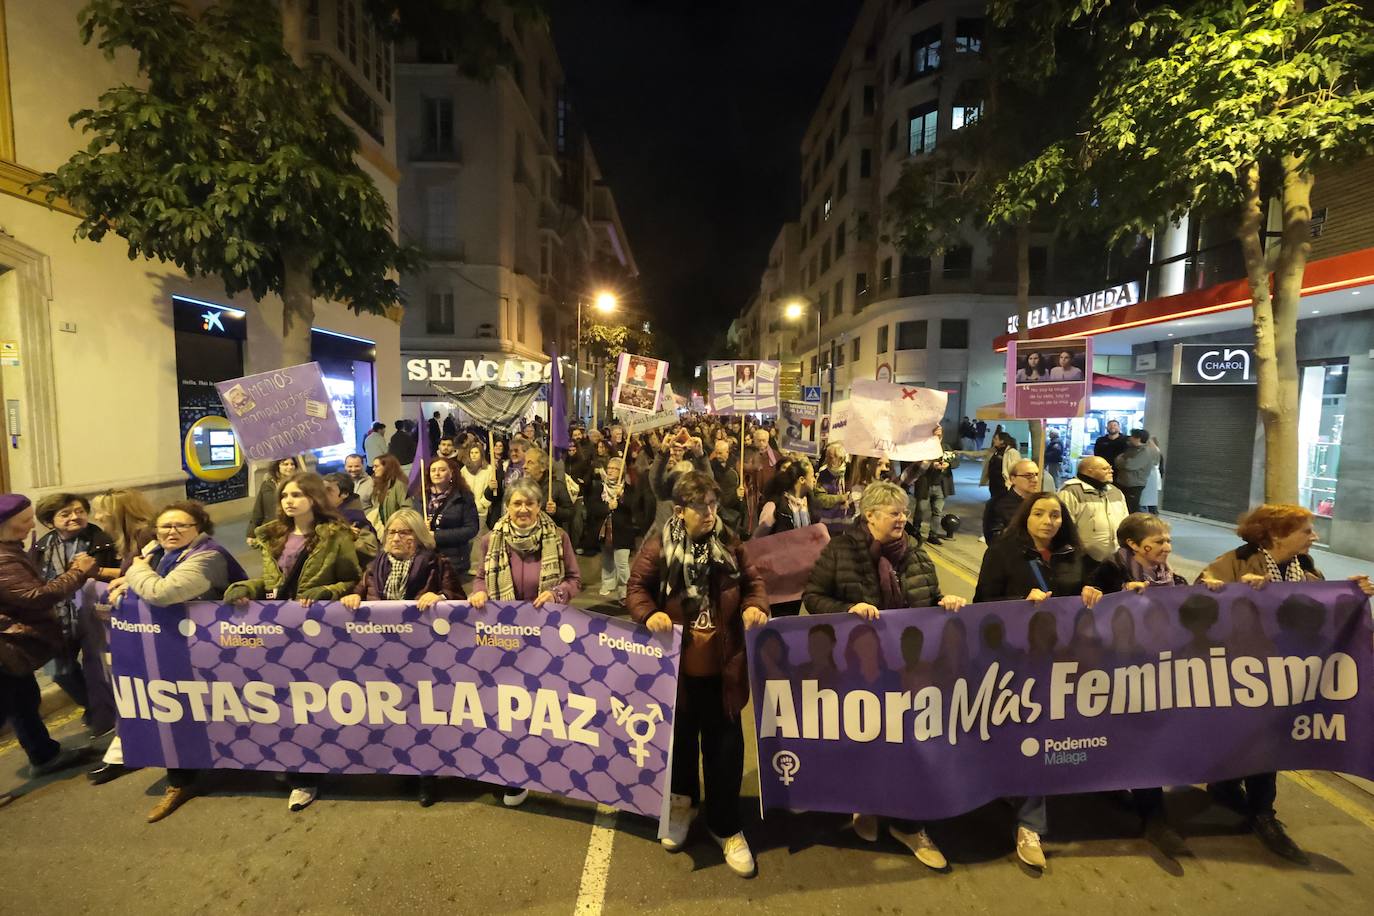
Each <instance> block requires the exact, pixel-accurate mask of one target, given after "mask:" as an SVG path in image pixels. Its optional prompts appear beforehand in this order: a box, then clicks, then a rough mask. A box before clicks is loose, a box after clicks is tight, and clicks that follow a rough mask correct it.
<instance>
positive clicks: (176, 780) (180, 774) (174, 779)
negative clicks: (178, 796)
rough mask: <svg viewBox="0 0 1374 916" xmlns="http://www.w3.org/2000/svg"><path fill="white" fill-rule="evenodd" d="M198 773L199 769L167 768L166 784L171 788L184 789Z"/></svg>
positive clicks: (193, 780)
mask: <svg viewBox="0 0 1374 916" xmlns="http://www.w3.org/2000/svg"><path fill="white" fill-rule="evenodd" d="M199 775H200V770H184V769H176V768H174V769H169V770H168V771H167V785H169V786H171V787H172V788H173V789H185V788H188V787H190V786H191V785H193V784H194V783H195V781H196V777H198V776H199Z"/></svg>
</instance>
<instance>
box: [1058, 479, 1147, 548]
mask: <svg viewBox="0 0 1374 916" xmlns="http://www.w3.org/2000/svg"><path fill="white" fill-rule="evenodd" d="M1059 500H1060V502H1062V503H1063V504H1064V508H1065V510H1067V511H1068V513H1069V517H1070V518H1071V519H1073V523H1074V525H1076V526H1077V528H1078V535H1079V537H1080V538H1082V540H1083V548H1084V549H1085V550H1087V551H1088V555H1089V556H1090V557H1092V558H1093V559H1094V560H1097V561H1098V562H1099V563H1100V562H1101V561H1103V560H1105V559H1107V558H1108V557H1109V556H1111V555H1112V554H1113V553H1115V552H1116V551H1117V550H1118V549H1119V548H1120V544H1119V542H1118V540H1117V530H1118V529H1119V528H1120V527H1121V523H1122V522H1124V521H1125V520H1126V516H1128V515H1130V514H1131V511H1130V509H1129V508H1127V505H1126V494H1125V493H1122V492H1121V489H1120V488H1119V487H1117V486H1116V485H1115V484H1114V483H1112V466H1111V465H1110V464H1108V463H1107V462H1106V460H1105V459H1104V458H1102V457H1100V456H1098V455H1085V456H1084V457H1083V458H1082V459H1080V460H1079V462H1078V475H1077V476H1075V477H1070V478H1069V479H1068V480H1066V481H1064V486H1063V487H1061V488H1060V490H1059Z"/></svg>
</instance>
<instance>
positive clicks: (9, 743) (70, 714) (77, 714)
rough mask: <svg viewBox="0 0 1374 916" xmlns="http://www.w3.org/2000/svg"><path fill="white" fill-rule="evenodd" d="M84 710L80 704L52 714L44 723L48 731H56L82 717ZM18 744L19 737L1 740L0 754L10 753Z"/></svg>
mask: <svg viewBox="0 0 1374 916" xmlns="http://www.w3.org/2000/svg"><path fill="white" fill-rule="evenodd" d="M82 712H83V710H82V709H81V707H79V706H78V707H76V708H74V709H69V710H67V711H66V712H64V713H62V714H61V715H57V716H51V717H49V718H47V719H44V720H43V724H44V725H46V726H48V731H50V732H55V731H57V730H58V729H59V728H61V727H62V726H64V725H66V724H67V723H68V722H71V721H72V720H73V719H79V718H81V714H82ZM18 746H19V739H17V738H7V739H6V740H4V741H0V754H8V753H9V752H10V751H12V750H14V749H15V748H16V747H18Z"/></svg>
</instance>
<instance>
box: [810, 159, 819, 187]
mask: <svg viewBox="0 0 1374 916" xmlns="http://www.w3.org/2000/svg"><path fill="white" fill-rule="evenodd" d="M820 182H821V157H820V156H817V157H816V161H815V162H813V163H811V185H812V187H815V186H816V185H818V184H820Z"/></svg>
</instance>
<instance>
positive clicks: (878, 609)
mask: <svg viewBox="0 0 1374 916" xmlns="http://www.w3.org/2000/svg"><path fill="white" fill-rule="evenodd" d="M859 513H860V517H859V519H858V520H857V521H855V522H854V523H853V524H852V525H850V526H849V527H848V528H846V529H845V530H844V531H842V532H841V533H840V534H837V535H836V536H835V537H833V538H831V539H830V543H828V544H826V545H825V549H824V550H822V551H821V555H820V559H818V560H817V561H816V565H815V567H813V568H812V570H811V579H810V581H809V582H808V583H807V585H806V592H805V594H803V595H802V602H803V603H804V604H805V605H806V610H807V612H808V613H811V614H843V613H846V612H847V613H850V614H854V615H856V616H858V617H861V618H863V619H864V620H877V619H878V617H879V616H881V614H882V612H883V611H885V610H892V609H894V608H908V607H940V608H943V609H944V610H946V611H950V612H955V611H958V610H959V609H960V608H962V607H963V606H964V604H965V603H966V602H965V601H964V599H963V598H960V597H958V596H957V595H946V594H943V593H942V592H941V591H940V577H939V574H938V573H937V572H936V571H935V564H934V562H932V561H931V559H930V556H929V555H928V554H927V553H926V552H925V550H924V549H922V547H921V542H920V541H918V540H917V539H916V538H914V537H912V536H911V535H910V534H909V533H908V532H907V528H906V523H907V497H906V491H905V490H903V489H902V488H901V487H899V486H897V485H896V484H895V483H892V482H890V481H886V480H879V481H876V482H874V483H871V484H869V485H868V486H866V487H865V488H864V492H863V499H862V500H861V501H860V503H859ZM852 642H854V640H853V639H852V638H851V643H852ZM879 827H880V825H879V822H878V818H877V817H876V816H874V815H873V814H869V813H856V814H855V815H854V832H855V833H856V834H858V836H859V838H860V839H863V840H865V841H867V842H869V843H874V842H877V840H878V831H879ZM888 832H889V833H891V834H892V836H893V838H894V839H896V840H897V841H898V842H900V843H902V844H903V845H904V846H906V847H907V848H908V849H910V850H911V852H912V854H913V855H915V856H916V859H917V861H919V862H920V863H921V864H922V865H925V866H926V867H927V868H933V869H935V870H937V871H943V870H944V869H946V868H948V867H949V863H948V861H946V859H945V857H944V854H943V853H941V852H940V848H939V847H938V846H936V845H935V842H934V841H933V840H932V839H931V838H930V834H929V833H927V832H926V829H925V825H924V824H917V823H914V822H910V821H892V822H891V823H889V824H888Z"/></svg>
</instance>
